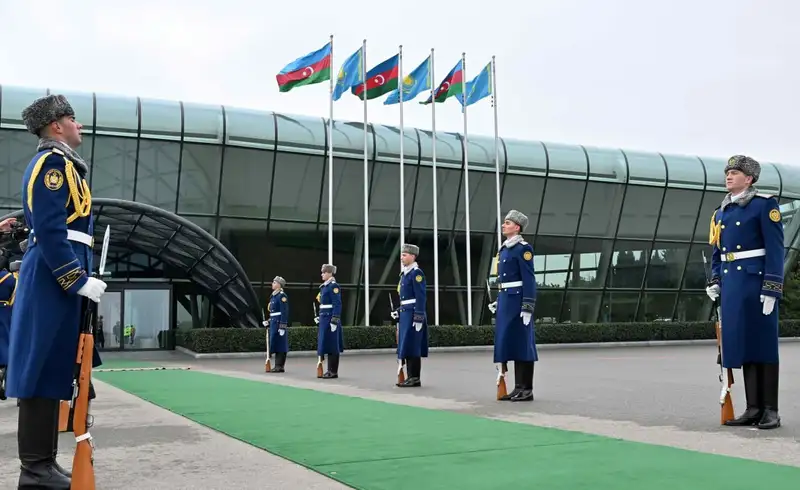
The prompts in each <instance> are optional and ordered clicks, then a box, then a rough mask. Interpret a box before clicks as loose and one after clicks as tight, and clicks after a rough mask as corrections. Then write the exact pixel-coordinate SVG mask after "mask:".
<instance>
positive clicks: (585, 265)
mask: <svg viewBox="0 0 800 490" xmlns="http://www.w3.org/2000/svg"><path fill="white" fill-rule="evenodd" d="M613 251H614V242H613V240H611V239H605V240H601V239H597V238H583V237H578V240H577V243H576V245H575V251H574V253H573V255H572V263H571V266H570V272H569V277H568V279H569V287H570V288H602V287H603V285H604V284H605V283H606V280H607V276H608V264H609V262H610V260H609V259H610V258H611V256H612V254H613Z"/></svg>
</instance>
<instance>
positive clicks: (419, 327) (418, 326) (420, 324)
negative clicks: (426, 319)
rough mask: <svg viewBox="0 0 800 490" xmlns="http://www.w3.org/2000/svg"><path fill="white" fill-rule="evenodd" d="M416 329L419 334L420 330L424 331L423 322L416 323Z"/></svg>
mask: <svg viewBox="0 0 800 490" xmlns="http://www.w3.org/2000/svg"><path fill="white" fill-rule="evenodd" d="M414 329H415V330H416V331H417V332H419V331H420V330H422V322H417V323H415V324H414Z"/></svg>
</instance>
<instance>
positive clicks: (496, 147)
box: [491, 56, 503, 249]
mask: <svg viewBox="0 0 800 490" xmlns="http://www.w3.org/2000/svg"><path fill="white" fill-rule="evenodd" d="M496 73H497V72H496V70H495V61H494V56H492V85H491V90H492V107H493V108H494V191H495V195H496V196H497V248H498V249H499V248H500V244H501V243H503V232H502V228H501V223H502V221H501V219H502V218H501V214H500V133H499V131H498V129H497V83H496V82H495V75H496Z"/></svg>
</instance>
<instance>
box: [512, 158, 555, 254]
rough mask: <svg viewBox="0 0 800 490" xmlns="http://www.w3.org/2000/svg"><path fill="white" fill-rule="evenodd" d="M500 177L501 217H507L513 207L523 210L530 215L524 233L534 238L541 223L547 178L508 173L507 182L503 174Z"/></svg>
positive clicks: (530, 238) (523, 212) (526, 214)
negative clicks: (540, 217)
mask: <svg viewBox="0 0 800 490" xmlns="http://www.w3.org/2000/svg"><path fill="white" fill-rule="evenodd" d="M500 179H501V180H500V185H501V190H502V192H503V194H502V198H503V200H502V205H501V216H500V219H505V217H506V214H508V212H509V211H511V210H512V209H516V210H517V211H519V212H521V213H522V214H524V215H525V216H527V217H528V227H527V228H525V230H524V231H523V232H522V234H523V235H525V236H526V237H528V239H529V240H533V237H534V236H536V231H537V225H538V224H539V211H540V210H541V205H542V193H543V192H544V186H545V183H544V182H545V179H543V178H540V177H531V176H528V175H519V174H508V175H506V176H505V184H504V183H503V180H502V179H503V177H502V176H501V177H500ZM549 185H550V184H548V186H549Z"/></svg>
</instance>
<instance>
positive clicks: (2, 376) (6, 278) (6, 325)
mask: <svg viewBox="0 0 800 490" xmlns="http://www.w3.org/2000/svg"><path fill="white" fill-rule="evenodd" d="M0 260H2V261H3V262H7V261H8V259H7V258H6V257H5V256H3V257H0ZM11 269H12V268H11V267H9V268H8V269H6V267H5V264H3V267H2V269H0V400H5V399H6V367H7V366H8V341H9V335H10V333H11V308H12V307H13V306H14V297H15V295H16V292H17V275H18V274H17V273H16V272H14V271H13V270H11Z"/></svg>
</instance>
